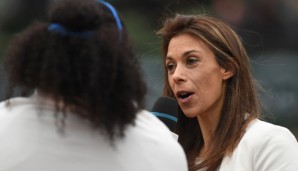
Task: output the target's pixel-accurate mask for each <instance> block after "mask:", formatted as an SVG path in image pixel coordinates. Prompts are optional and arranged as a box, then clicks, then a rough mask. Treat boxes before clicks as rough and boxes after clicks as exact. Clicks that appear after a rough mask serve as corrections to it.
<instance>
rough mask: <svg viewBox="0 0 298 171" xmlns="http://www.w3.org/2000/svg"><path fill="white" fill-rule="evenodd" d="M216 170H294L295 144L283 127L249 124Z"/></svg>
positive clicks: (297, 161) (296, 169)
mask: <svg viewBox="0 0 298 171" xmlns="http://www.w3.org/2000/svg"><path fill="white" fill-rule="evenodd" d="M219 171H298V143H297V140H296V138H295V137H294V135H293V134H292V133H291V132H290V131H289V130H288V129H286V128H284V127H281V126H277V125H273V124H270V123H267V122H264V121H260V120H258V119H256V120H254V121H252V122H251V123H250V124H249V126H248V128H247V130H246V133H245V134H244V136H243V138H242V139H241V141H240V143H239V145H238V147H237V148H236V149H235V150H234V152H233V153H232V155H231V156H228V157H225V158H224V160H223V162H222V164H221V167H220V169H219Z"/></svg>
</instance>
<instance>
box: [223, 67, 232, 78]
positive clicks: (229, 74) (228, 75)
mask: <svg viewBox="0 0 298 171" xmlns="http://www.w3.org/2000/svg"><path fill="white" fill-rule="evenodd" d="M233 75H234V71H232V70H227V69H223V75H222V79H223V80H227V79H229V78H231V77H232V76H233Z"/></svg>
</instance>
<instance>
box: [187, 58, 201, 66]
mask: <svg viewBox="0 0 298 171" xmlns="http://www.w3.org/2000/svg"><path fill="white" fill-rule="evenodd" d="M197 61H198V59H197V58H194V57H189V58H187V59H186V64H187V65H192V64H194V63H196V62H197Z"/></svg>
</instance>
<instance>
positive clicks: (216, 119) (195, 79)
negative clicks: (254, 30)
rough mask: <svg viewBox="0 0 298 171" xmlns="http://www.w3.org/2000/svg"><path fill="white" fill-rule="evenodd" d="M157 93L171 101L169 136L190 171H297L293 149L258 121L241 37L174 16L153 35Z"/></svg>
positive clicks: (287, 137) (285, 133)
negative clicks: (160, 81) (161, 73)
mask: <svg viewBox="0 0 298 171" xmlns="http://www.w3.org/2000/svg"><path fill="white" fill-rule="evenodd" d="M158 33H159V34H160V35H161V36H162V41H163V42H162V48H163V61H164V66H165V87H164V95H166V96H169V97H174V98H176V99H177V101H178V103H179V116H178V123H177V127H176V133H177V134H178V135H179V139H178V141H179V142H180V143H181V145H182V146H183V148H184V151H185V153H186V155H187V159H188V165H189V170H190V171H241V170H249V171H294V170H298V162H297V157H298V143H297V140H296V139H295V137H294V135H293V134H292V133H291V132H290V131H289V130H288V129H287V128H284V127H281V126H277V125H273V124H271V123H268V122H265V121H262V120H261V119H260V109H259V106H260V105H259V101H258V98H257V93H256V87H257V86H256V84H255V82H254V79H253V78H252V74H251V69H250V63H249V58H248V56H247V53H246V50H245V49H244V47H243V45H242V42H241V39H240V38H239V36H238V35H237V34H236V33H235V32H234V31H233V30H232V28H231V27H230V26H228V25H227V24H225V23H224V22H222V21H220V20H218V19H216V18H213V17H210V16H200V15H198V16H196V15H181V14H177V15H176V16H175V17H172V18H168V19H166V20H165V22H164V24H163V26H162V28H161V30H160V31H159V32H158Z"/></svg>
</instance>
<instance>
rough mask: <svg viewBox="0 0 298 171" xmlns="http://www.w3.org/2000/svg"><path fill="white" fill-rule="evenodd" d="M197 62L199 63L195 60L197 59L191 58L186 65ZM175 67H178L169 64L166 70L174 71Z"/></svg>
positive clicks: (171, 63) (172, 63)
mask: <svg viewBox="0 0 298 171" xmlns="http://www.w3.org/2000/svg"><path fill="white" fill-rule="evenodd" d="M196 62H198V59H197V58H195V57H189V58H187V59H186V61H185V63H186V65H193V64H195V63H196ZM175 67H176V65H175V64H174V62H169V63H167V64H166V69H167V70H168V71H173V70H174V69H175Z"/></svg>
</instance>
